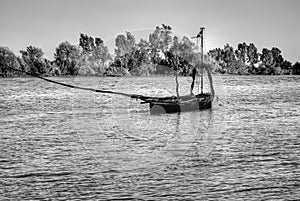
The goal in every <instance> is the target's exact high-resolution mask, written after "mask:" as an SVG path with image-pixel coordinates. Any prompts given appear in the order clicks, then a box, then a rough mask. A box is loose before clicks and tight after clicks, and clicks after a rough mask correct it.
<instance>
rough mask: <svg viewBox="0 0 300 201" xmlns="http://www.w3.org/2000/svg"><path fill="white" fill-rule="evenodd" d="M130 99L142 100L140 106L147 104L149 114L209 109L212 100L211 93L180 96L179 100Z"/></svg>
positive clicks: (140, 97)
mask: <svg viewBox="0 0 300 201" xmlns="http://www.w3.org/2000/svg"><path fill="white" fill-rule="evenodd" d="M132 98H137V99H140V100H142V101H143V102H141V104H146V103H148V104H149V106H150V114H163V113H177V112H186V111H197V110H203V109H209V108H211V107H212V100H213V97H212V94H211V93H203V94H198V95H196V96H191V95H186V96H180V100H178V98H177V97H176V96H169V97H145V96H135V95H133V96H132Z"/></svg>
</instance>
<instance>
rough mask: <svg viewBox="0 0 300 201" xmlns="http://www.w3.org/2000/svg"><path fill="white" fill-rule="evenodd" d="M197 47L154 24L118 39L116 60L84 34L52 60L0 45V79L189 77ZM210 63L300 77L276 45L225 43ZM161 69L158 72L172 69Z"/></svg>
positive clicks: (224, 69) (223, 69)
mask: <svg viewBox="0 0 300 201" xmlns="http://www.w3.org/2000/svg"><path fill="white" fill-rule="evenodd" d="M197 48H198V47H197V46H196V45H195V44H194V43H193V42H192V41H191V40H190V39H189V38H188V37H186V36H183V37H182V38H179V37H178V36H173V35H172V28H171V27H170V26H169V25H165V24H162V25H161V26H156V27H155V29H154V31H153V32H152V33H150V34H149V38H148V40H147V39H140V41H139V42H137V41H136V38H135V36H134V35H133V34H132V33H130V32H125V34H119V35H118V36H117V37H116V39H115V50H114V51H115V52H114V53H115V57H114V58H112V56H111V55H110V53H109V50H108V48H107V46H105V44H104V42H103V40H102V39H101V38H100V37H92V36H89V35H87V34H83V33H80V35H79V41H78V44H75V45H74V44H70V43H69V42H68V41H64V42H61V43H60V44H59V45H58V46H57V47H56V48H55V52H54V61H49V60H47V59H46V58H44V53H43V51H42V49H41V48H38V47H34V46H28V47H27V48H26V49H25V50H21V51H20V54H21V56H16V55H15V54H14V53H13V52H12V51H11V50H9V49H8V48H6V47H0V75H1V76H5V77H7V76H20V75H25V74H22V73H20V72H16V71H15V72H14V71H11V67H13V68H16V69H20V70H24V71H27V72H31V73H34V74H38V75H42V76H56V75H124V74H127V73H132V74H142V75H149V74H153V73H155V71H156V70H157V69H159V68H160V67H162V66H166V67H169V68H171V69H173V70H176V71H177V72H178V73H180V74H182V75H189V74H190V73H191V70H192V69H193V68H194V67H195V66H197V65H199V61H200V58H199V54H198V53H197ZM204 59H205V62H204V63H205V64H204V65H209V64H208V63H206V62H208V61H209V62H212V63H214V64H218V65H216V66H217V67H215V68H214V69H213V70H214V71H215V72H219V73H227V74H242V75H245V74H263V75H269V74H300V70H299V65H300V64H299V62H296V63H295V64H294V65H292V63H291V62H289V61H287V60H285V59H284V58H283V56H282V54H281V50H280V49H279V48H277V47H272V48H271V49H267V48H263V49H262V51H261V52H258V50H257V48H256V47H255V45H254V44H253V43H250V44H247V43H245V42H242V43H239V44H238V45H237V47H236V49H235V48H234V47H232V46H231V45H229V44H225V45H224V47H223V48H215V49H213V50H210V51H209V52H208V54H207V55H204ZM171 69H170V70H157V73H161V72H163V71H164V72H167V73H170V72H172V70H171Z"/></svg>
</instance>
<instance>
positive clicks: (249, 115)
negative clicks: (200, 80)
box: [0, 76, 300, 200]
mask: <svg viewBox="0 0 300 201" xmlns="http://www.w3.org/2000/svg"><path fill="white" fill-rule="evenodd" d="M52 79H56V80H60V81H64V82H67V83H71V84H78V85H83V86H89V87H93V88H101V89H112V90H115V91H122V92H126V93H136V94H143V95H162V96H164V95H172V92H173V91H174V80H173V79H168V78H166V77H149V78H147V77H136V78H122V79H119V78H96V77H87V78H86V77H84V78H76V79H71V78H52ZM190 81H191V80H190V78H180V83H182V84H181V86H180V93H181V94H184V91H186V90H187V89H188V87H189V83H190ZM299 81H300V77H296V76H286V77H280V76H270V77H263V76H238V77H234V76H215V80H214V83H215V88H216V93H217V95H218V97H219V102H215V103H214V105H213V109H212V110H204V111H200V112H186V113H180V114H164V115H150V114H149V108H148V106H147V105H145V104H142V105H141V104H139V103H138V102H137V101H136V100H130V99H128V98H126V97H121V96H114V95H103V94H95V93H92V92H85V91H79V90H70V89H67V88H63V87H60V86H56V85H53V84H51V83H45V82H43V81H40V80H37V79H31V78H12V79H1V80H0V84H1V90H0V93H1V95H0V106H1V113H2V114H1V116H0V119H1V121H0V129H1V135H0V150H1V151H0V170H1V171H0V177H1V179H0V186H1V188H0V198H1V200H5V199H11V200H41V199H55V200H56V199H67V200H74V199H78V200H82V199H94V200H117V199H119V200H122V199H123V200H126V199H129V200H130V199H141V200H178V199H182V200H189V199H190V200H241V199H246V200H260V199H270V200H275V199H282V200H291V199H297V198H299V197H300V194H299V192H298V189H299V178H300V171H299V169H300V168H299V161H300V160H299V158H300V153H299V152H300V151H299V150H300V144H299V130H300V126H299V122H300V115H299V114H300V107H299V106H300V100H299V99H300V98H299V97H300V92H299V89H298V88H297V85H298V83H299Z"/></svg>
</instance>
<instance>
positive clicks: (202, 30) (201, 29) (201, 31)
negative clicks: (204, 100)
mask: <svg viewBox="0 0 300 201" xmlns="http://www.w3.org/2000/svg"><path fill="white" fill-rule="evenodd" d="M204 29H205V28H204V27H201V28H200V33H199V34H200V39H201V68H200V69H201V72H200V74H201V94H203V32H204Z"/></svg>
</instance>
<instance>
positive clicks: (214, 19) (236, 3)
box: [0, 0, 300, 63]
mask: <svg viewBox="0 0 300 201" xmlns="http://www.w3.org/2000/svg"><path fill="white" fill-rule="evenodd" d="M299 11H300V1H299V0H0V27H1V28H0V30H1V31H0V46H2V47H8V48H9V49H11V50H12V51H13V52H14V53H15V54H17V55H19V51H20V50H24V49H26V47H27V46H29V45H32V46H35V47H39V48H41V49H42V50H43V52H44V53H45V57H46V58H48V59H50V60H52V59H53V54H54V52H55V48H56V47H57V46H58V45H59V43H61V42H63V41H69V42H70V43H71V44H76V45H78V43H79V34H80V33H85V34H88V35H90V36H93V37H100V38H102V39H103V40H104V41H105V42H106V44H114V41H113V37H115V36H116V35H117V34H120V33H125V31H130V32H131V33H133V35H138V34H139V33H142V32H143V30H149V33H150V32H151V31H153V30H154V29H155V27H156V26H159V25H161V24H167V25H170V26H171V27H172V30H173V32H175V33H178V34H180V35H185V36H188V37H191V36H194V35H196V34H197V33H198V32H199V28H200V27H205V49H206V50H207V51H208V50H211V49H214V48H223V47H224V45H225V44H226V43H228V44H229V45H231V46H233V47H234V48H236V47H237V45H238V43H241V42H246V43H247V44H249V43H254V45H255V46H256V47H257V48H258V51H259V52H261V50H262V48H268V49H271V48H272V47H278V48H279V49H280V50H281V51H282V56H283V57H284V58H285V59H286V60H288V61H290V62H292V63H295V62H296V61H300V12H299ZM150 29H151V31H150ZM147 39H148V38H147ZM137 42H138V41H137Z"/></svg>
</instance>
